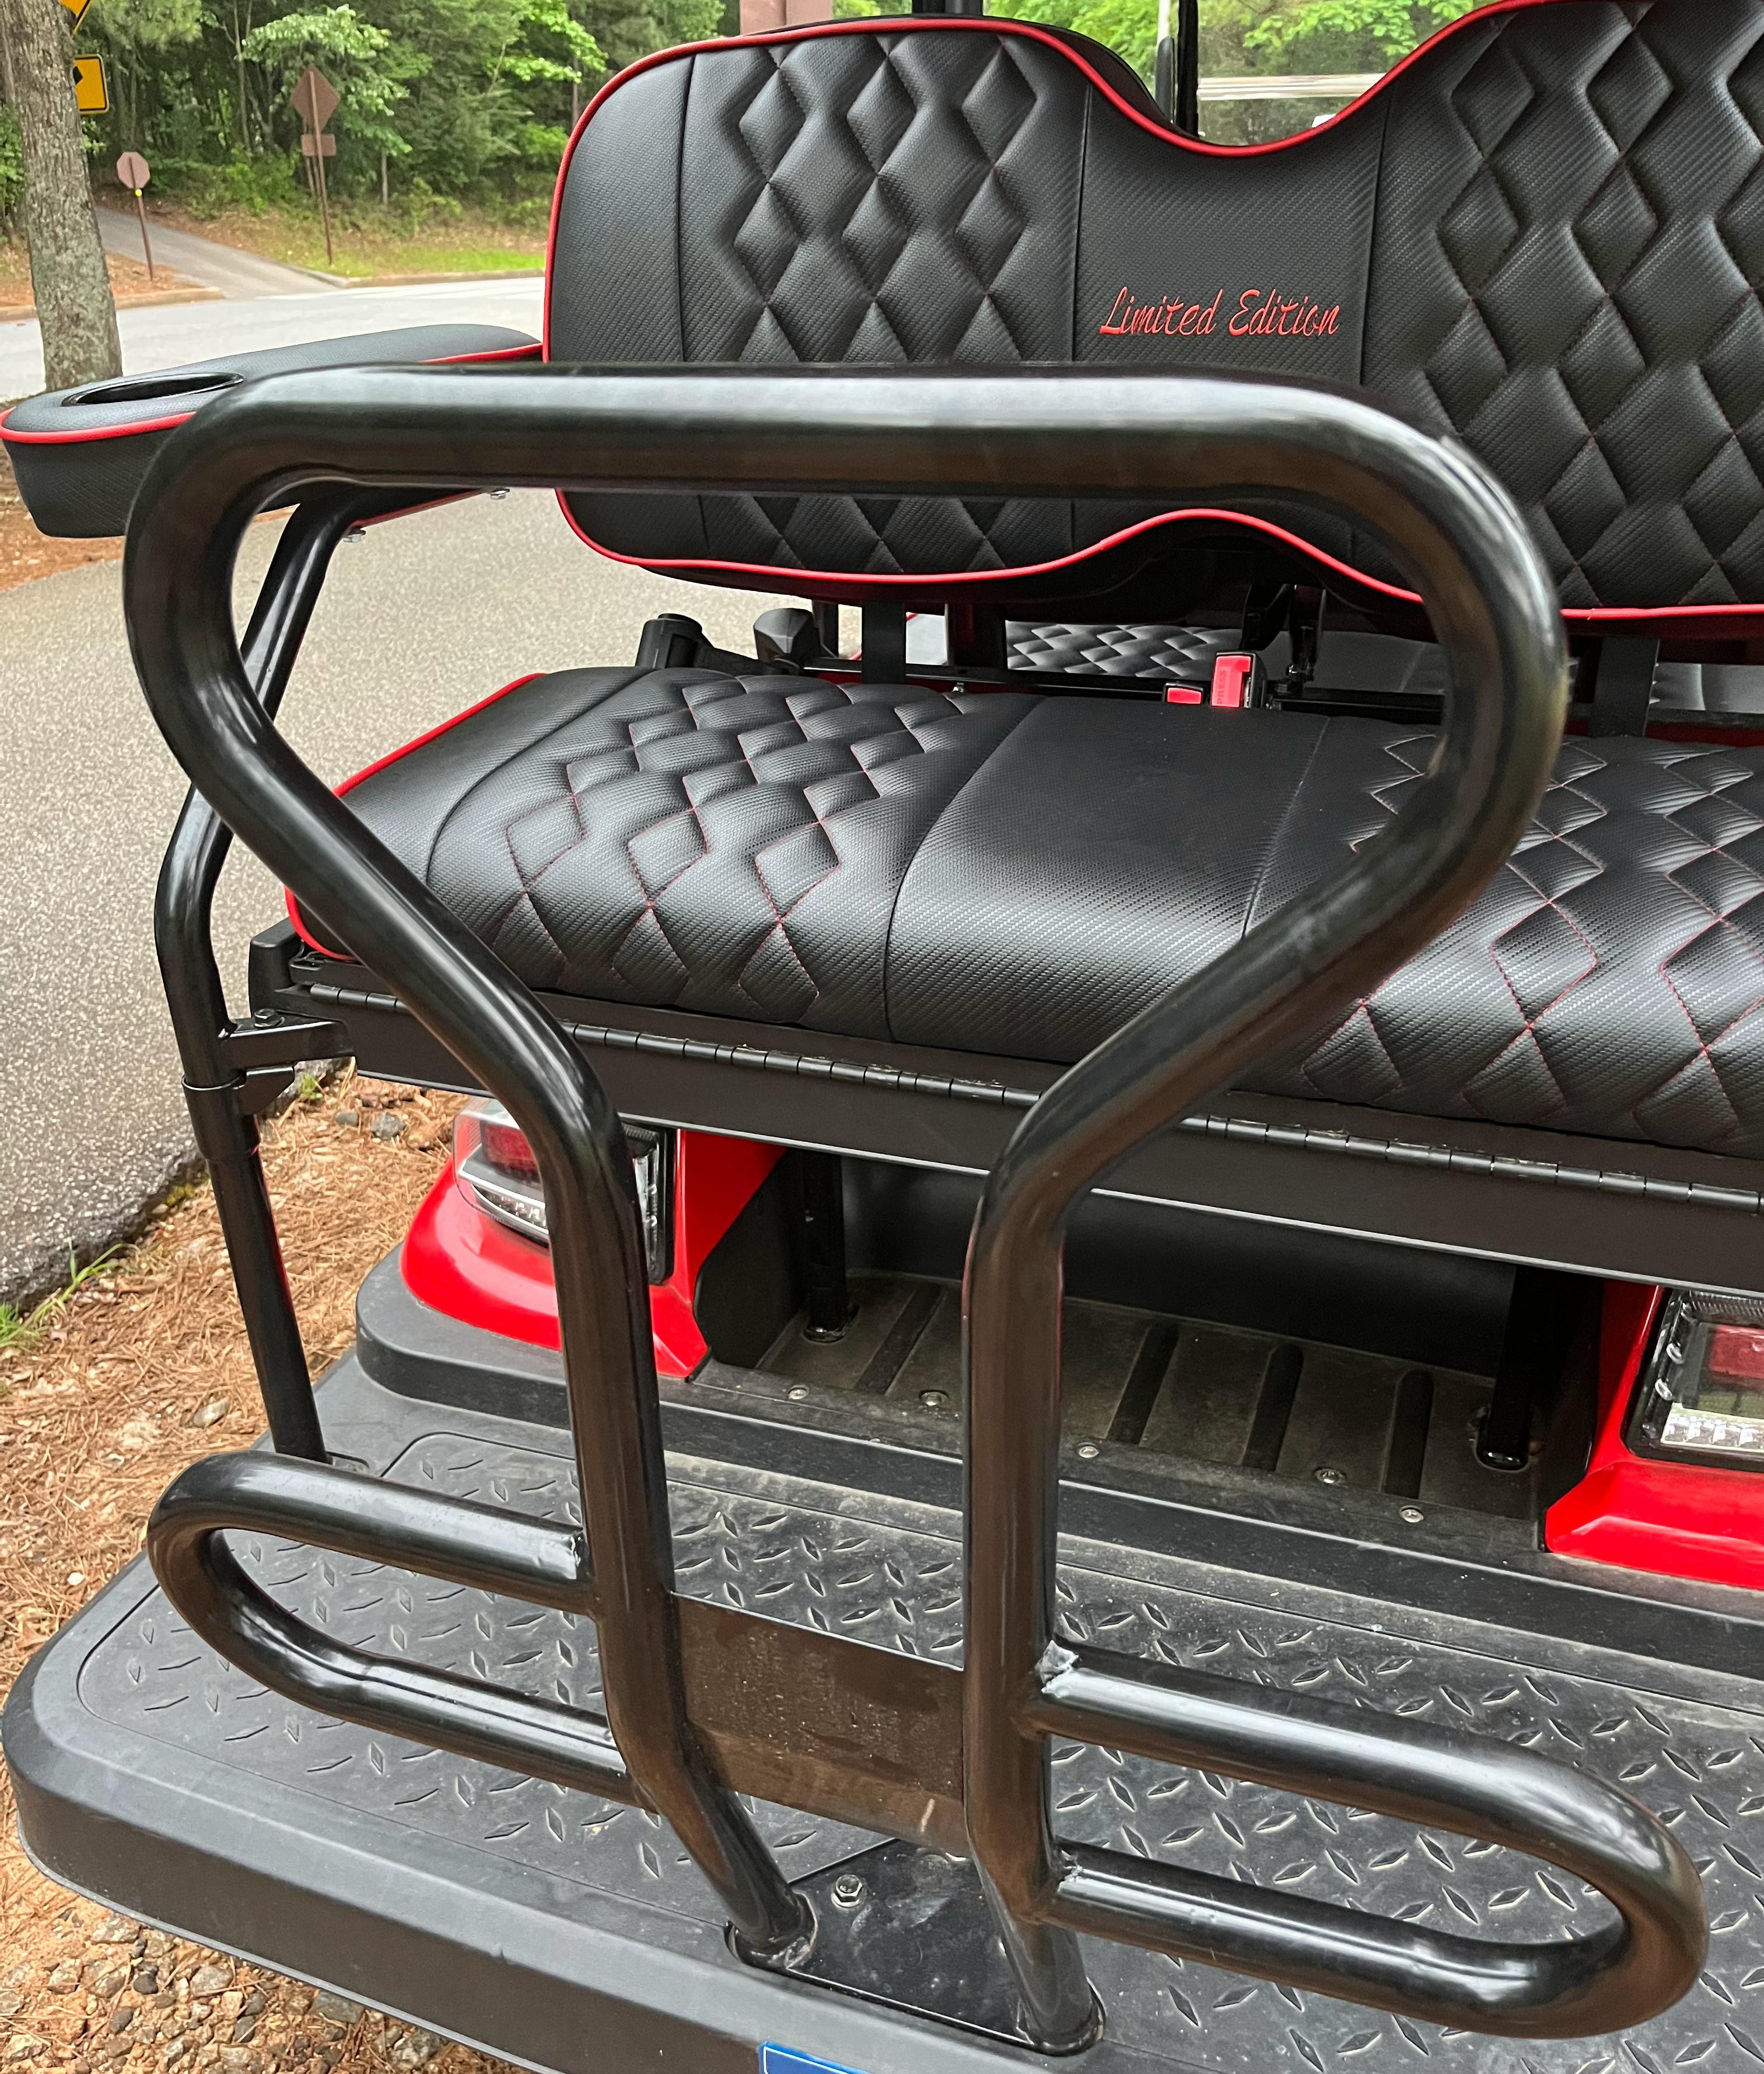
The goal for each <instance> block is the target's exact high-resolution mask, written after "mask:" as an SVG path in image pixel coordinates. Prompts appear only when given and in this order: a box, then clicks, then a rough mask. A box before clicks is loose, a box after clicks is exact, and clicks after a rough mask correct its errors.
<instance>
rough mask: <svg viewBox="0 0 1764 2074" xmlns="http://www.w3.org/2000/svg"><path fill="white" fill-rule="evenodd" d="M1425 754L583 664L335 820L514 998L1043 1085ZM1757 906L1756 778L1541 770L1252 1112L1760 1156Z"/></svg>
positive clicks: (1272, 1069) (1138, 706)
mask: <svg viewBox="0 0 1764 2074" xmlns="http://www.w3.org/2000/svg"><path fill="white" fill-rule="evenodd" d="M1432 743H1433V738H1432V737H1431V734H1430V733H1427V731H1426V730H1424V729H1403V728H1398V727H1394V726H1391V725H1388V724H1386V723H1383V722H1377V721H1365V720H1355V719H1328V718H1324V717H1310V716H1300V715H1298V714H1295V713H1274V712H1266V711H1258V712H1222V711H1221V712H1215V711H1212V710H1211V709H1201V708H1196V707H1184V706H1172V705H1167V704H1164V703H1163V701H1161V700H1148V701H1133V700H1127V701H1122V700H1109V699H1106V698H1103V699H1094V700H1092V699H1083V698H1075V697H1071V696H1053V697H1045V698H1043V697H1039V696H1035V695H1032V694H1028V693H1022V692H973V693H966V694H963V693H956V694H953V695H952V694H947V693H944V692H931V691H923V690H918V689H913V688H907V687H904V686H888V685H871V684H853V685H846V686H834V685H828V684H820V683H818V682H815V681H812V680H804V679H803V678H801V677H782V678H780V677H763V676H758V675H756V676H753V677H747V678H731V677H727V676H719V675H711V674H709V673H707V672H704V671H689V670H686V671H681V670H671V671H653V672H649V673H641V672H638V671H631V670H620V669H596V670H580V671H564V672H563V673H561V674H559V675H552V676H547V677H541V678H536V679H534V680H531V681H530V682H528V683H527V684H524V685H523V686H520V687H518V688H516V689H515V690H514V691H512V692H510V693H508V694H506V696H503V697H502V698H501V699H499V700H495V701H494V702H493V703H491V704H489V705H486V706H484V707H481V708H480V709H477V710H476V711H475V712H473V713H471V714H469V715H468V716H467V717H465V718H464V719H462V720H461V721H459V722H458V723H457V724H456V725H454V726H453V727H452V728H451V729H448V731H446V732H445V733H442V734H440V736H438V737H435V738H433V739H432V740H431V741H430V742H428V743H426V744H425V745H423V746H419V747H418V748H416V749H415V750H412V751H411V753H409V754H407V755H405V756H404V757H403V758H399V760H397V761H395V762H392V763H390V764H389V765H387V766H386V767H384V768H383V769H382V770H380V771H378V772H377V773H376V774H375V775H373V776H372V777H370V778H368V779H366V780H364V781H363V782H362V783H361V784H359V785H358V786H357V787H355V788H354V789H353V791H351V793H350V794H349V804H350V805H351V806H352V807H353V808H354V809H355V810H356V811H357V812H358V813H359V814H360V815H361V817H362V818H363V820H365V821H366V823H367V824H368V825H369V826H370V827H371V828H374V830H375V831H377V832H378V833H379V834H380V835H381V836H382V837H384V838H385V839H386V841H387V842H389V843H390V845H391V846H392V848H393V849H395V851H396V852H397V853H399V855H400V856H401V857H403V858H404V859H405V860H406V861H407V862H408V863H409V864H411V866H413V867H414V868H415V870H418V871H419V872H420V873H422V874H423V875H425V876H426V878H428V882H429V883H430V884H431V885H432V886H433V887H434V888H435V889H436V891H437V892H438V893H440V895H441V896H442V897H443V898H444V899H446V900H447V901H448V903H450V904H451V905H452V907H453V908H454V910H455V911H456V913H458V914H459V915H461V918H462V919H464V920H465V922H467V923H469V925H470V926H471V927H472V928H473V929H475V930H476V931H477V932H478V934H479V935H480V936H482V937H483V938H484V940H485V941H486V942H487V943H489V944H490V945H491V946H492V947H493V948H494V949H495V950H496V951H497V952H499V953H500V954H501V956H502V957H503V958H505V959H506V961H508V962H509V964H510V965H512V966H513V967H514V969H515V970H516V971H517V972H518V973H520V974H521V976H522V977H523V978H525V979H526V980H527V981H530V982H531V984H533V985H535V986H539V987H542V988H546V989H553V990H556V991H559V992H562V993H564V994H575V995H580V996H584V997H586V998H590V999H601V1000H613V1001H619V1002H638V1003H643V1004H647V1005H650V1006H665V1007H669V1008H678V1009H684V1010H698V1011H700V1012H704V1013H707V1014H717V1015H730V1016H742V1017H747V1018H751V1019H752V1020H754V1022H755V1023H757V1024H761V1023H770V1024H784V1025H795V1026H798V1027H800V1028H801V1029H803V1030H804V1031H816V1030H828V1031H842V1032H845V1033H848V1034H849V1035H856V1036H874V1037H877V1038H893V1039H897V1040H899V1041H902V1042H907V1043H923V1044H930V1045H937V1046H943V1047H953V1048H956V1049H958V1050H970V1051H977V1052H991V1053H1002V1054H1007V1055H1014V1056H1020V1057H1031V1058H1039V1059H1046V1060H1072V1059H1075V1058H1077V1057H1078V1056H1080V1055H1081V1054H1082V1053H1083V1052H1084V1051H1086V1050H1087V1049H1088V1048H1089V1047H1091V1046H1092V1045H1093V1044H1095V1043H1097V1042H1098V1040H1099V1039H1101V1038H1103V1037H1105V1036H1106V1035H1108V1034H1109V1032H1110V1031H1112V1030H1113V1029H1115V1028H1116V1027H1117V1026H1118V1025H1119V1024H1120V1023H1122V1022H1123V1021H1124V1020H1125V1019H1126V1018H1127V1017H1128V1016H1129V1015H1130V1014H1132V1013H1133V1012H1134V1010H1137V1009H1138V1008H1139V1007H1140V1006H1142V1004H1143V1003H1144V1002H1146V1001H1148V1000H1149V999H1151V998H1152V997H1153V996H1154V995H1155V994H1157V993H1158V992H1159V990H1160V989H1163V988H1164V987H1167V985H1170V984H1171V982H1172V981H1175V980H1177V979H1179V978H1181V977H1183V976H1184V975H1185V974H1187V973H1192V972H1194V971H1195V970H1196V969H1197V968H1198V967H1200V965H1203V964H1204V963H1205V962H1206V961H1207V960H1208V959H1209V958H1211V957H1212V956H1215V955H1216V954H1217V952H1219V951H1220V950H1221V949H1222V948H1224V947H1225V945H1227V944H1230V943H1232V942H1234V941H1235V940H1237V938H1238V937H1239V936H1241V935H1242V933H1243V932H1244V931H1245V929H1246V928H1248V927H1250V926H1251V925H1253V924H1254V923H1255V922H1257V921H1258V920H1260V919H1262V917H1264V916H1266V915H1270V914H1272V913H1274V911H1277V910H1278V909H1279V907H1280V906H1281V905H1282V904H1283V903H1284V902H1286V901H1287V900H1289V899H1291V898H1292V896H1293V895H1294V894H1295V893H1296V892H1297V891H1298V890H1299V889H1300V888H1301V887H1303V886H1305V885H1306V884H1307V883H1308V882H1310V881H1312V879H1313V878H1316V876H1317V875H1318V874H1320V873H1321V872H1323V871H1324V870H1327V869H1328V868H1329V867H1330V866H1333V865H1334V864H1336V862H1338V861H1340V860H1341V858H1342V857H1344V856H1345V854H1346V853H1348V851H1349V849H1350V848H1351V847H1352V846H1353V845H1354V844H1356V843H1357V842H1360V841H1364V840H1365V838H1366V837H1369V836H1370V835H1371V834H1373V833H1374V832H1375V831H1376V830H1377V829H1378V828H1380V827H1381V826H1382V825H1383V824H1384V823H1385V821H1386V819H1387V817H1388V816H1390V815H1391V814H1393V813H1394V812H1396V811H1397V810H1398V808H1400V807H1401V805H1402V804H1403V800H1404V799H1405V797H1406V796H1407V794H1408V792H1409V791H1410V788H1411V787H1413V786H1414V785H1415V784H1416V783H1418V782H1419V775H1420V773H1421V772H1422V771H1423V769H1424V768H1425V766H1426V764H1427V758H1428V756H1429V754H1430V753H1431V748H1432ZM1761 896H1764V750H1727V749H1721V748H1711V747H1708V746H1704V745H1696V744H1683V743H1672V742H1654V741H1645V740H1622V741H1615V742H1600V743H1598V744H1597V745H1596V746H1594V745H1592V744H1589V743H1588V742H1582V741H1571V742H1568V744H1567V745H1565V746H1564V749H1563V750H1562V752H1561V755H1560V759H1559V762H1558V763H1557V766H1556V771H1555V780H1554V783H1552V784H1551V787H1550V789H1549V791H1547V794H1546V795H1545V797H1544V799H1543V804H1542V806H1541V808H1540V809H1539V814H1538V816H1537V820H1536V822H1535V825H1534V826H1533V827H1532V828H1531V831H1530V832H1529V833H1528V834H1527V836H1526V839H1525V841H1523V842H1522V844H1521V845H1520V846H1519V848H1518V850H1517V851H1516V853H1514V857H1513V858H1512V860H1511V861H1510V863H1509V864H1508V865H1507V866H1506V867H1505V868H1504V869H1503V870H1502V872H1501V874H1499V876H1498V878H1497V879H1496V880H1495V882H1493V884H1492V885H1491V886H1489V889H1488V890H1487V891H1486V892H1485V894H1483V896H1482V897H1481V899H1480V900H1479V901H1478V902H1477V904H1476V906H1475V907H1473V909H1472V910H1471V911H1470V912H1469V913H1468V914H1467V915H1464V917H1463V918H1462V919H1460V921H1459V922H1458V923H1456V925H1455V926H1454V927H1453V928H1452V929H1451V930H1449V931H1448V932H1447V934H1446V935H1445V936H1443V937H1442V938H1440V940H1438V941H1437V942H1436V943H1435V944H1433V945H1431V947H1430V948H1428V949H1427V951H1425V952H1423V953H1422V954H1421V955H1420V956H1418V957H1416V958H1415V960H1413V961H1411V963H1410V964H1409V965H1407V967H1406V968H1405V969H1403V971H1401V972H1400V973H1397V974H1396V975H1395V976H1394V977H1393V978H1392V979H1390V981H1387V982H1386V985H1384V986H1383V987H1382V989H1380V990H1379V991H1378V994H1376V995H1374V997H1373V998H1371V999H1370V1000H1369V1001H1368V1002H1365V1003H1363V1004H1361V1006H1360V1007H1359V1008H1358V1009H1357V1010H1356V1011H1355V1012H1354V1013H1353V1014H1352V1015H1350V1016H1349V1017H1348V1018H1346V1019H1345V1020H1344V1021H1343V1022H1342V1023H1341V1025H1340V1026H1339V1027H1337V1028H1336V1029H1334V1030H1333V1031H1330V1032H1328V1034H1327V1035H1324V1036H1323V1037H1321V1038H1320V1039H1318V1040H1317V1041H1316V1042H1315V1043H1312V1044H1311V1045H1308V1046H1307V1047H1304V1048H1303V1053H1302V1056H1294V1057H1292V1058H1290V1059H1287V1060H1282V1061H1277V1062H1274V1063H1272V1064H1270V1065H1269V1066H1268V1067H1267V1068H1266V1069H1265V1070H1263V1071H1262V1072H1259V1073H1258V1075H1257V1076H1255V1077H1254V1081H1253V1085H1255V1086H1257V1087H1259V1088H1261V1089H1264V1090H1266V1091H1269V1092H1273V1093H1288V1094H1295V1095H1299V1096H1311V1097H1322V1098H1326V1099H1329V1100H1332V1101H1344V1102H1351V1103H1357V1104H1371V1105H1378V1106H1380V1107H1382V1108H1386V1109H1395V1110H1402V1111H1405V1112H1410V1113H1419V1114H1422V1115H1429V1116H1442V1117H1461V1118H1487V1119H1490V1120H1492V1121H1494V1122H1502V1123H1508V1124H1520V1125H1534V1126H1545V1127H1548V1128H1551V1129H1553V1130H1569V1131H1580V1132H1586V1133H1589V1134H1596V1135H1598V1136H1601V1137H1606V1138H1632V1139H1633V1138H1650V1139H1655V1140H1657V1141H1659V1142H1662V1143H1666V1144H1671V1145H1679V1146H1695V1147H1700V1148H1704V1149H1706V1150H1711V1151H1724V1152H1729V1153H1733V1154H1741V1155H1748V1156H1751V1157H1758V1156H1760V1155H1764V899H1761ZM308 926H310V924H309V925H308Z"/></svg>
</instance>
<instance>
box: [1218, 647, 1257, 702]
mask: <svg viewBox="0 0 1764 2074" xmlns="http://www.w3.org/2000/svg"><path fill="white" fill-rule="evenodd" d="M1256 662H1257V659H1256V657H1254V655H1216V656H1214V658H1213V659H1212V700H1211V703H1212V704H1214V705H1216V706H1247V705H1253V704H1254V703H1255V683H1256Z"/></svg>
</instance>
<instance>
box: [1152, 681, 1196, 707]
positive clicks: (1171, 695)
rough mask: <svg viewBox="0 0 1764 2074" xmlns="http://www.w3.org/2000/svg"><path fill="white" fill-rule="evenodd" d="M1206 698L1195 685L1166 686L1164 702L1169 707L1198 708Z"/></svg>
mask: <svg viewBox="0 0 1764 2074" xmlns="http://www.w3.org/2000/svg"><path fill="white" fill-rule="evenodd" d="M1206 696H1207V695H1206V693H1205V692H1203V691H1200V690H1199V689H1197V688H1196V686H1194V685H1193V684H1166V685H1165V686H1164V688H1163V702H1164V704H1166V705H1167V706H1197V705H1200V704H1202V703H1203V702H1204V700H1205V698H1206Z"/></svg>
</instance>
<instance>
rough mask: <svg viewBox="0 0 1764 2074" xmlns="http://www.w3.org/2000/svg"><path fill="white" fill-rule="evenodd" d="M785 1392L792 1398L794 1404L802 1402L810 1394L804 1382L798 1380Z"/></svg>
mask: <svg viewBox="0 0 1764 2074" xmlns="http://www.w3.org/2000/svg"><path fill="white" fill-rule="evenodd" d="M784 1394H785V1395H786V1396H787V1398H788V1399H790V1401H791V1403H792V1404H800V1403H802V1401H803V1399H804V1398H805V1397H806V1396H808V1389H807V1388H806V1386H804V1384H802V1383H799V1382H798V1383H793V1384H792V1385H791V1387H790V1388H789V1389H788V1390H786V1391H785V1393H784Z"/></svg>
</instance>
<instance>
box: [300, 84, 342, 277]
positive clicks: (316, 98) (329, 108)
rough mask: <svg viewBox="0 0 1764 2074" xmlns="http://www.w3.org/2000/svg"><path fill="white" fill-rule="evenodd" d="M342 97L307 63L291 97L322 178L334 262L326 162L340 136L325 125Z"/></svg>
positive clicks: (303, 144)
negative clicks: (331, 134)
mask: <svg viewBox="0 0 1764 2074" xmlns="http://www.w3.org/2000/svg"><path fill="white" fill-rule="evenodd" d="M288 99H289V100H290V101H291V102H292V103H293V104H294V108H295V114H298V115H299V117H300V120H301V121H302V122H304V124H305V125H306V130H305V134H304V135H303V136H302V137H301V138H300V150H301V151H302V153H303V154H304V155H305V156H306V157H307V158H309V159H312V162H313V166H314V168H315V170H316V172H317V174H318V181H319V213H320V216H321V217H323V218H324V263H325V265H326V266H333V265H334V264H335V263H336V262H335V260H334V258H333V254H332V250H331V200H330V196H329V195H328V193H327V192H326V191H325V184H324V161H325V160H326V159H327V158H328V157H331V156H332V155H334V154H335V152H336V151H337V139H336V138H334V137H327V136H326V135H325V134H324V126H325V124H326V123H327V122H329V121H330V119H331V118H332V116H333V114H336V112H337V102H338V101H339V100H340V99H341V96H340V95H339V93H337V89H336V88H335V87H334V86H333V85H332V84H331V82H330V81H329V80H328V79H327V78H326V77H325V76H324V73H323V72H320V70H319V68H318V67H317V66H316V65H308V67H307V68H306V70H305V71H304V72H302V73H301V74H300V77H299V78H298V79H297V80H296V81H295V82H294V91H293V92H292V93H291V94H290V95H289V96H288Z"/></svg>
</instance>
